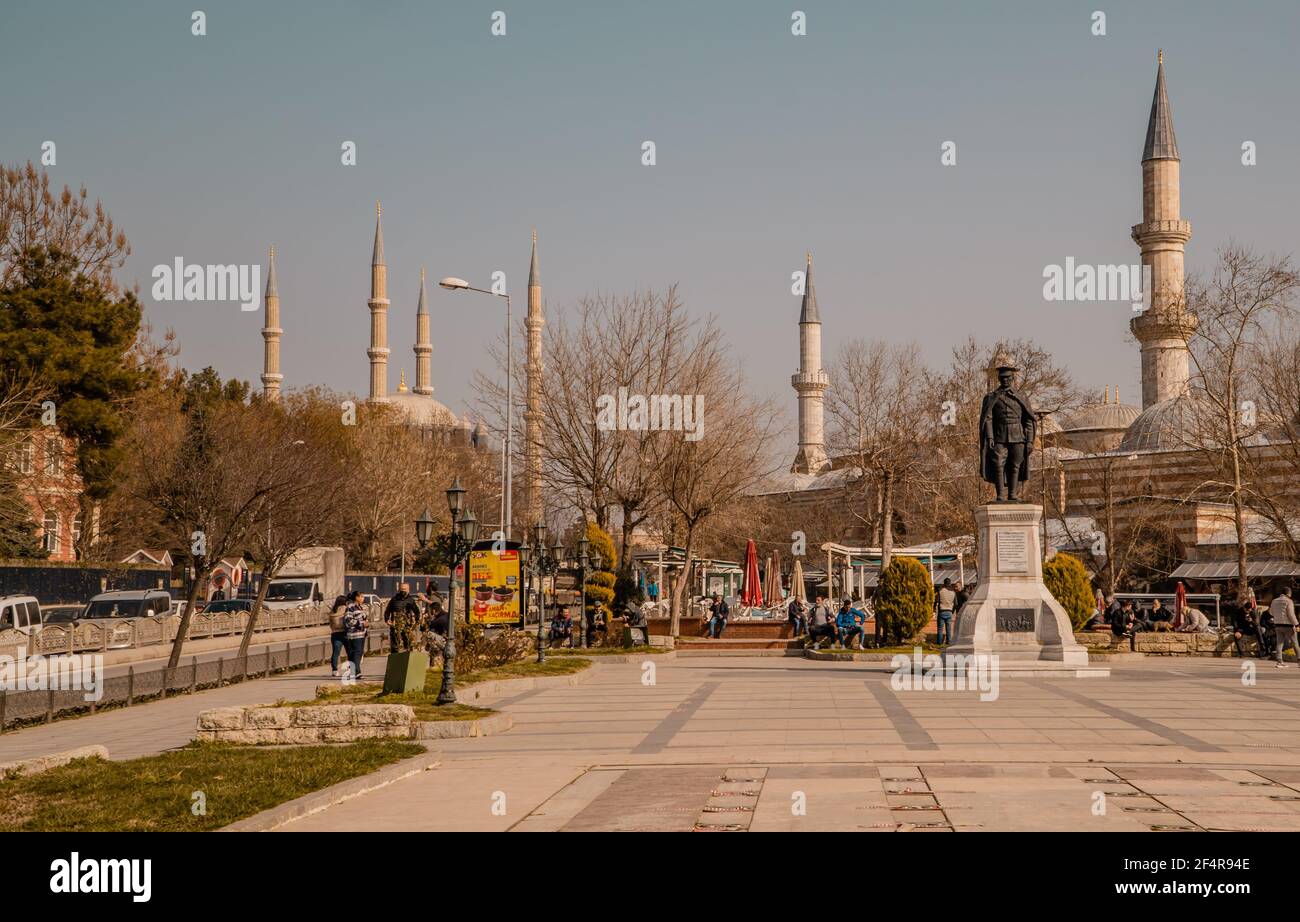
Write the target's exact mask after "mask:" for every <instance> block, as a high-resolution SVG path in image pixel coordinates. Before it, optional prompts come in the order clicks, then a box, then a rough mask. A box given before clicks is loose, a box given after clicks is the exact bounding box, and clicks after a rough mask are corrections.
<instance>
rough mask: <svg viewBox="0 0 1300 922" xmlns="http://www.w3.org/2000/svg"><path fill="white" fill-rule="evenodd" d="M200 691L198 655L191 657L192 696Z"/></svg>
mask: <svg viewBox="0 0 1300 922" xmlns="http://www.w3.org/2000/svg"><path fill="white" fill-rule="evenodd" d="M198 689H199V658H198V656H197V655H195V656H191V657H190V694H191V695H192V694H194V693H195V692H196V691H198Z"/></svg>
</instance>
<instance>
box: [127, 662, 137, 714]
mask: <svg viewBox="0 0 1300 922" xmlns="http://www.w3.org/2000/svg"><path fill="white" fill-rule="evenodd" d="M133 704H135V667H134V666H127V667H126V706H127V707H130V706H131V705H133Z"/></svg>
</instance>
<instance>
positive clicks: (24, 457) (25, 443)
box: [14, 439, 36, 474]
mask: <svg viewBox="0 0 1300 922" xmlns="http://www.w3.org/2000/svg"><path fill="white" fill-rule="evenodd" d="M17 454H18V456H17V458H16V459H15V461H14V467H15V469H16V470H17V471H18V473H20V474H30V473H31V472H32V467H33V461H34V459H35V455H36V446H35V445H33V444H32V440H31V439H23V440H22V442H20V443H19V444H18V453H17Z"/></svg>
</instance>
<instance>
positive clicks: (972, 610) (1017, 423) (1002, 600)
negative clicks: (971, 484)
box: [944, 364, 1107, 675]
mask: <svg viewBox="0 0 1300 922" xmlns="http://www.w3.org/2000/svg"><path fill="white" fill-rule="evenodd" d="M997 371H998V386H997V388H995V389H994V390H992V391H990V392H989V393H988V394H986V395H985V397H984V401H983V403H982V404H981V405H980V420H979V427H980V476H981V477H982V478H983V479H984V480H985V481H986V482H988V483H991V484H992V485H993V489H994V491H995V493H996V499H995V500H994V501H993V502H992V503H989V504H987V505H984V506H978V507H976V509H975V521H976V523H977V525H978V527H979V582H978V584H977V585H976V587H975V591H974V592H973V593H972V594H971V597H970V598H969V599H968V600H967V602H966V604H965V605H963V606H962V608H961V611H960V612H958V613H957V626H956V635H957V636H956V640H955V642H954V643H953V644H952V645H951V646H949V647H948V648H947V650H946V651H945V652H944V658H945V660H947V661H949V662H950V663H952V664H954V665H957V666H960V665H962V664H963V663H966V664H969V661H968V660H965V659H960V658H964V657H971V656H979V657H983V656H997V657H998V664H999V671H1000V672H1001V674H1003V675H1016V674H1017V673H1018V672H1023V673H1027V674H1033V675H1038V674H1041V673H1043V672H1054V671H1062V670H1068V671H1075V670H1079V669H1080V667H1087V665H1088V651H1087V650H1086V649H1085V648H1084V647H1082V646H1081V645H1080V644H1079V643H1078V642H1077V641H1075V639H1074V631H1073V628H1072V627H1071V624H1070V617H1069V615H1067V614H1066V612H1065V609H1063V608H1062V607H1061V605H1060V603H1059V602H1057V601H1056V599H1055V598H1053V597H1052V594H1051V593H1050V592H1049V591H1048V589H1047V587H1046V586H1045V585H1044V584H1043V561H1042V557H1041V555H1040V553H1039V548H1040V547H1041V546H1042V544H1041V541H1042V532H1041V529H1042V526H1043V507H1042V506H1037V505H1034V504H1032V503H1026V502H1024V501H1023V500H1021V499H1020V497H1019V494H1020V490H1021V487H1022V485H1023V484H1025V483H1026V482H1027V481H1028V480H1029V459H1030V456H1031V455H1032V453H1033V449H1034V437H1035V434H1036V433H1035V429H1036V425H1037V417H1035V415H1034V409H1033V407H1032V406H1030V404H1029V401H1028V400H1026V399H1025V398H1024V397H1022V396H1020V395H1019V394H1017V393H1016V391H1015V388H1014V386H1013V385H1014V383H1015V375H1016V368H1015V367H1014V366H1012V365H1009V364H1004V365H1002V366H1000V367H999V368H998V370H997ZM1106 671H1107V670H1086V671H1085V672H1084V673H1079V674H1094V673H1095V674H1105V672H1106Z"/></svg>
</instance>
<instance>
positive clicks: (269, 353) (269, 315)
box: [262, 246, 284, 400]
mask: <svg viewBox="0 0 1300 922" xmlns="http://www.w3.org/2000/svg"><path fill="white" fill-rule="evenodd" d="M264 300H265V306H266V317H265V322H264V324H263V326H262V339H263V340H264V341H265V343H266V347H265V350H264V351H263V353H262V394H263V395H264V396H265V397H266V399H267V400H279V399H280V382H281V381H283V380H284V375H282V374H280V334H281V333H283V332H284V330H282V329H280V293H279V291H278V290H277V289H276V287H275V247H274V246H272V247H271V259H270V263H269V264H268V265H267V267H266V297H265V299H264Z"/></svg>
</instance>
